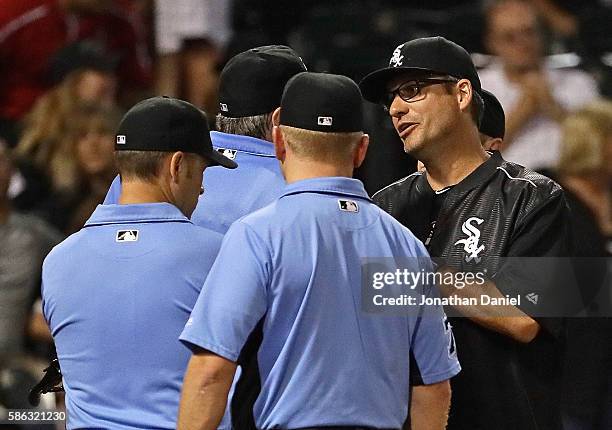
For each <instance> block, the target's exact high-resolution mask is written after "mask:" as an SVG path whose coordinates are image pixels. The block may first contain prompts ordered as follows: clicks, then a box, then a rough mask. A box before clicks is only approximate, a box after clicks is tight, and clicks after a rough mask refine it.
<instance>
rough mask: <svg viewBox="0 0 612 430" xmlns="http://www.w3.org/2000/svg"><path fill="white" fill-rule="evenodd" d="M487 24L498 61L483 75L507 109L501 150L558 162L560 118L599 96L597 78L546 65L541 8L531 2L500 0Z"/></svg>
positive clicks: (544, 163)
mask: <svg viewBox="0 0 612 430" xmlns="http://www.w3.org/2000/svg"><path fill="white" fill-rule="evenodd" d="M486 25H487V30H486V34H487V35H486V45H487V47H488V49H489V51H490V52H491V53H492V54H494V55H496V56H498V61H496V62H495V63H493V64H492V65H491V66H490V67H488V68H487V69H485V70H482V71H481V73H480V76H481V81H482V85H483V87H485V88H487V89H489V90H490V91H491V92H493V93H494V94H496V95H497V97H498V98H499V100H500V102H501V104H502V106H503V107H504V110H505V111H506V112H507V121H506V138H505V140H504V146H503V148H502V152H503V153H504V156H505V158H506V159H507V160H509V161H514V162H517V163H519V164H522V165H525V166H527V167H530V168H540V167H553V166H554V165H556V163H557V161H558V159H559V146H560V133H561V131H560V126H559V123H560V122H561V121H562V120H563V118H564V117H565V115H566V114H567V113H568V111H573V110H576V109H578V108H580V107H581V106H583V105H584V104H586V103H588V102H589V101H592V100H593V99H594V98H596V97H597V89H596V83H595V81H594V79H592V78H591V77H590V76H589V75H588V74H586V73H584V72H581V71H578V70H561V69H551V68H547V67H546V66H545V64H544V58H543V42H542V36H541V33H540V29H539V27H538V22H537V15H536V11H535V10H534V9H533V8H532V6H531V5H530V4H529V3H528V2H525V1H521V0H501V1H497V2H495V3H494V4H492V5H491V6H490V7H489V8H488V9H487V11H486ZM519 101H520V103H519Z"/></svg>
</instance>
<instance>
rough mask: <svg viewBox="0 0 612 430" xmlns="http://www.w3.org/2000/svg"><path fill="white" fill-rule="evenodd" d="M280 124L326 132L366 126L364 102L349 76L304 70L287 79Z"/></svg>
mask: <svg viewBox="0 0 612 430" xmlns="http://www.w3.org/2000/svg"><path fill="white" fill-rule="evenodd" d="M280 107H281V110H280V124H281V125H287V126H290V127H296V128H301V129H305V130H312V131H321V132H327V133H351V132H357V131H362V130H363V102H362V98H361V92H360V91H359V87H358V86H357V84H356V83H355V82H354V81H353V80H352V79H350V78H348V77H346V76H341V75H332V74H328V73H311V72H303V73H300V74H299V75H296V76H294V77H293V78H291V79H290V80H289V82H287V86H286V87H285V91H284V93H283V98H282V100H281V103H280Z"/></svg>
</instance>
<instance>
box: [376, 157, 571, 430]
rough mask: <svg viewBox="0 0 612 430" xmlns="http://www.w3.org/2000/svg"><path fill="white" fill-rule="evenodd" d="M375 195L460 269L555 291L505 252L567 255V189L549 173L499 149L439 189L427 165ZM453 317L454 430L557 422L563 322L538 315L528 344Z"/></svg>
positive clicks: (512, 285)
mask: <svg viewBox="0 0 612 430" xmlns="http://www.w3.org/2000/svg"><path fill="white" fill-rule="evenodd" d="M373 200H374V201H375V202H376V204H378V205H379V206H380V207H381V208H382V209H384V210H385V211H387V212H388V213H390V214H391V215H392V216H393V217H395V218H396V219H397V220H399V221H400V222H401V223H402V224H404V225H405V226H407V227H408V228H410V230H412V232H413V233H414V234H415V235H416V236H417V237H418V238H419V239H421V240H422V241H423V242H424V243H425V244H426V246H427V247H428V249H429V251H430V254H431V255H432V257H434V258H435V257H439V258H440V259H442V260H443V261H444V263H445V264H446V265H448V266H450V267H452V268H454V269H457V270H461V271H469V272H475V271H485V272H486V273H487V276H488V277H489V278H491V279H492V280H493V281H494V282H495V284H496V286H497V288H498V289H499V290H500V291H501V292H502V294H507V293H508V292H511V291H512V292H516V291H521V292H527V291H529V292H533V293H534V294H538V295H539V296H540V297H541V298H545V297H552V296H554V295H555V294H556V293H558V291H557V292H555V291H554V288H555V285H551V283H550V282H546V281H549V280H550V277H549V276H548V275H550V274H543V275H542V278H541V279H537V280H533V279H532V278H530V277H528V276H525V277H523V276H522V273H521V267H517V265H512V264H510V263H508V260H505V259H504V258H503V257H546V256H565V255H567V235H568V230H567V229H568V227H567V226H568V217H569V211H568V207H567V204H566V202H565V198H564V195H563V190H562V189H561V187H560V186H559V185H558V184H557V183H555V182H554V181H552V180H551V179H549V178H547V177H545V176H542V175H540V174H538V173H535V172H533V171H531V170H529V169H526V168H524V167H522V166H519V165H517V164H514V163H510V162H507V161H505V160H503V159H502V157H501V155H500V154H499V153H497V152H494V153H492V155H491V157H490V158H489V159H488V160H487V161H486V162H484V163H483V164H482V165H481V166H479V167H478V168H477V169H476V170H475V171H474V172H472V173H471V174H470V175H469V176H467V177H466V178H465V179H464V180H462V181H461V182H460V183H458V184H456V185H455V186H453V187H451V188H448V189H445V190H440V191H438V193H436V192H435V191H434V190H432V188H431V186H430V185H429V183H428V181H427V178H426V173H421V172H417V173H414V174H412V175H410V176H408V177H406V178H404V179H401V180H400V181H397V182H395V183H393V184H391V185H389V186H388V187H386V188H383V189H382V190H380V191H379V192H377V193H376V194H374V196H373ZM432 214H433V215H432ZM530 275H532V274H530ZM527 279H530V281H529V280H527ZM540 281H541V282H540ZM530 306H534V305H533V304H532V303H530V302H529V301H528V300H524V301H522V302H521V306H520V308H521V309H522V310H523V311H524V312H526V313H527V314H529V315H534V313H535V308H532V307H530ZM451 320H452V324H453V331H454V334H455V338H456V343H457V351H458V356H459V360H460V362H461V366H462V368H463V371H462V372H461V373H460V374H459V375H457V376H456V377H455V378H453V379H452V381H451V383H452V387H453V399H452V406H451V414H450V417H449V427H448V428H449V430H455V429H469V430H478V429H483V430H484V429H486V430H489V429H493V428H494V429H496V430H499V429H502V430H503V429H508V430H516V429H521V430H531V429H544V428H545V429H558V428H561V427H560V426H561V424H560V422H559V415H558V413H557V412H558V410H559V403H558V402H556V399H557V398H558V394H559V392H560V390H559V389H558V386H559V383H560V381H559V378H558V376H559V375H558V372H559V371H560V367H559V366H560V357H559V356H558V355H557V354H560V350H561V349H560V347H559V346H558V341H557V340H556V339H557V338H558V337H559V336H560V335H561V333H562V327H563V326H562V324H561V322H560V320H553V319H537V320H538V322H539V323H540V325H541V326H542V328H543V330H542V332H541V333H540V334H539V335H538V337H537V338H536V340H534V341H533V342H531V343H530V344H527V345H523V344H520V343H518V342H516V341H514V340H512V339H510V338H509V337H506V336H504V335H502V334H499V333H496V332H494V331H491V330H488V329H485V328H483V327H481V326H479V325H477V324H475V323H473V322H472V321H470V320H469V319H467V318H452V319H451ZM534 354H537V355H539V357H538V358H536V359H535V360H534V357H533V355H534Z"/></svg>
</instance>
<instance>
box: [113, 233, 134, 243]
mask: <svg viewBox="0 0 612 430" xmlns="http://www.w3.org/2000/svg"><path fill="white" fill-rule="evenodd" d="M137 240H138V230H118V231H117V237H115V242H136V241H137Z"/></svg>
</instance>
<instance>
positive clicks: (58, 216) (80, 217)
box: [45, 104, 121, 235]
mask: <svg viewBox="0 0 612 430" xmlns="http://www.w3.org/2000/svg"><path fill="white" fill-rule="evenodd" d="M120 120H121V113H120V112H119V111H118V110H116V109H114V108H111V107H106V106H103V105H99V104H89V105H81V106H79V107H78V109H76V110H75V111H74V112H73V114H72V115H71V118H70V125H69V128H68V130H67V134H66V136H65V137H64V139H63V144H62V146H61V147H62V148H63V149H64V150H65V151H66V153H65V154H63V157H65V158H60V161H64V162H65V161H68V160H69V161H70V163H71V164H72V169H73V171H72V175H73V176H72V177H70V178H68V177H67V176H59V178H61V179H60V180H66V179H70V182H69V183H65V184H63V186H62V187H58V188H56V189H55V190H54V193H53V194H52V195H51V198H50V199H49V200H48V202H47V204H48V206H47V207H46V208H45V209H46V210H45V212H46V213H47V214H48V217H49V220H50V221H51V222H52V224H53V225H55V226H56V227H58V228H59V229H61V230H62V231H63V232H64V233H65V234H66V235H69V234H72V233H74V232H76V231H78V230H79V229H80V228H81V227H83V224H84V223H85V221H86V220H87V219H88V218H89V216H90V215H91V214H92V212H93V211H94V209H95V208H96V206H97V205H98V204H99V203H102V201H103V200H104V196H105V195H106V192H107V191H108V187H109V186H110V184H111V182H112V181H113V178H114V177H115V175H116V174H117V171H116V169H115V163H114V157H113V151H114V147H115V139H114V136H115V131H116V130H117V127H118V125H119V121H120ZM56 176H57V175H56Z"/></svg>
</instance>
